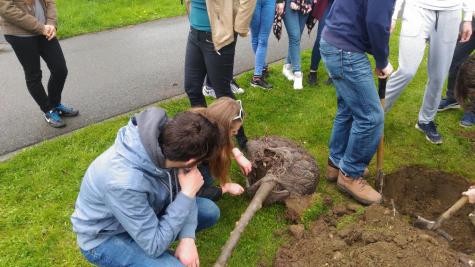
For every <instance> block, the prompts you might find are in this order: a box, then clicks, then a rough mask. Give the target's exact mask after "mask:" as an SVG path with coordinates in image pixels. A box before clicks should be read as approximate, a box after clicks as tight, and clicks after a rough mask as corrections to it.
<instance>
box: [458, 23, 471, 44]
mask: <svg viewBox="0 0 475 267" xmlns="http://www.w3.org/2000/svg"><path fill="white" fill-rule="evenodd" d="M472 30H473V29H472V22H471V21H464V22H463V24H462V31H461V32H460V42H461V43H465V42H467V41H468V40H470V37H471V36H472Z"/></svg>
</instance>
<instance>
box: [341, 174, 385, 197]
mask: <svg viewBox="0 0 475 267" xmlns="http://www.w3.org/2000/svg"><path fill="white" fill-rule="evenodd" d="M337 187H338V189H340V190H341V191H343V192H346V193H348V194H350V195H351V196H352V197H353V198H354V199H356V200H357V201H358V202H360V203H362V204H364V205H371V204H375V203H376V204H377V203H381V200H382V196H381V194H380V193H378V192H377V191H376V190H374V188H372V187H371V186H370V185H369V184H368V182H366V180H365V179H363V178H362V177H359V178H353V177H349V176H345V175H344V174H343V173H342V172H341V171H340V173H339V174H338V181H337Z"/></svg>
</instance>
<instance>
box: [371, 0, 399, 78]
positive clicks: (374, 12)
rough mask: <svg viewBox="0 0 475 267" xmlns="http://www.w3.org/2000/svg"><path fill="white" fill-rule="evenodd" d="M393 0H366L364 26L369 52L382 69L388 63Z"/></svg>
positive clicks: (377, 65)
mask: <svg viewBox="0 0 475 267" xmlns="http://www.w3.org/2000/svg"><path fill="white" fill-rule="evenodd" d="M394 3H395V0H368V6H367V10H366V28H367V30H368V36H369V41H370V44H371V53H372V54H373V57H374V59H375V61H376V67H377V68H378V69H383V68H384V67H386V66H387V65H388V56H389V28H390V27H391V17H392V14H393V10H394Z"/></svg>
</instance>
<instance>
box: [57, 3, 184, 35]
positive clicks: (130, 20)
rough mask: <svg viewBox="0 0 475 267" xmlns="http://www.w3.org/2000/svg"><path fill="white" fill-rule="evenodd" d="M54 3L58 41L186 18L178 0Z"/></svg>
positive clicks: (182, 6)
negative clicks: (181, 16) (169, 18)
mask: <svg viewBox="0 0 475 267" xmlns="http://www.w3.org/2000/svg"><path fill="white" fill-rule="evenodd" d="M56 2H57V8H58V35H59V37H60V38H65V37H71V36H75V35H79V34H83V33H88V32H97V31H102V30H106V29H112V28H117V27H123V26H126V25H132V24H138V23H142V22H145V21H150V20H155V19H162V18H168V17H174V16H180V15H184V14H186V11H185V6H184V5H182V4H181V3H180V0H160V1H149V0H57V1H56Z"/></svg>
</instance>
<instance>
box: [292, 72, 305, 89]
mask: <svg viewBox="0 0 475 267" xmlns="http://www.w3.org/2000/svg"><path fill="white" fill-rule="evenodd" d="M302 80H303V73H302V72H301V71H297V72H295V73H294V89H295V90H301V89H303V84H302Z"/></svg>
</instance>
